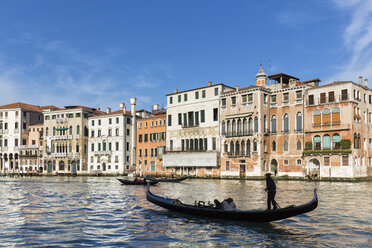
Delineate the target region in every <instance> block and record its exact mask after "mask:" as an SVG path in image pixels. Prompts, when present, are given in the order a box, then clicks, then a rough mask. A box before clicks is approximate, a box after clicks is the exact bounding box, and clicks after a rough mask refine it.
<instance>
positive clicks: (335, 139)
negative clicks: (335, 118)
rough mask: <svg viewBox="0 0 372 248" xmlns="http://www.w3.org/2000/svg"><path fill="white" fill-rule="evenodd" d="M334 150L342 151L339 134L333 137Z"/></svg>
mask: <svg viewBox="0 0 372 248" xmlns="http://www.w3.org/2000/svg"><path fill="white" fill-rule="evenodd" d="M332 141H333V149H340V142H341V136H340V135H339V134H337V133H336V134H334V135H333V136H332Z"/></svg>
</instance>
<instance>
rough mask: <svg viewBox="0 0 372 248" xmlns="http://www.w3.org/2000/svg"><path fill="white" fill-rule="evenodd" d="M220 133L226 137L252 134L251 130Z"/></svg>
mask: <svg viewBox="0 0 372 248" xmlns="http://www.w3.org/2000/svg"><path fill="white" fill-rule="evenodd" d="M222 135H225V136H226V137H227V138H229V137H241V136H252V135H253V130H240V131H235V132H231V131H228V132H225V133H222Z"/></svg>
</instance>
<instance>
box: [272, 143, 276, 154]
mask: <svg viewBox="0 0 372 248" xmlns="http://www.w3.org/2000/svg"><path fill="white" fill-rule="evenodd" d="M271 150H272V151H273V152H276V142H275V141H273V143H272V145H271Z"/></svg>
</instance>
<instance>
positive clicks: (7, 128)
mask: <svg viewBox="0 0 372 248" xmlns="http://www.w3.org/2000/svg"><path fill="white" fill-rule="evenodd" d="M42 121H43V114H42V112H41V109H40V107H39V106H35V105H30V104H25V103H20V102H17V103H12V104H7V105H3V106H0V170H1V171H2V172H3V173H4V172H20V171H19V169H20V166H19V165H20V164H19V149H20V147H21V146H24V145H26V144H27V139H28V131H29V129H28V128H29V126H30V125H33V124H36V123H40V122H42Z"/></svg>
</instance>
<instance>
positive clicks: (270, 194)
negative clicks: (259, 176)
mask: <svg viewBox="0 0 372 248" xmlns="http://www.w3.org/2000/svg"><path fill="white" fill-rule="evenodd" d="M265 176H266V189H265V191H266V192H267V210H271V204H272V205H273V208H274V209H277V208H278V204H277V203H276V201H275V199H274V198H275V194H276V185H275V182H274V180H273V179H272V178H271V173H266V174H265Z"/></svg>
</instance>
